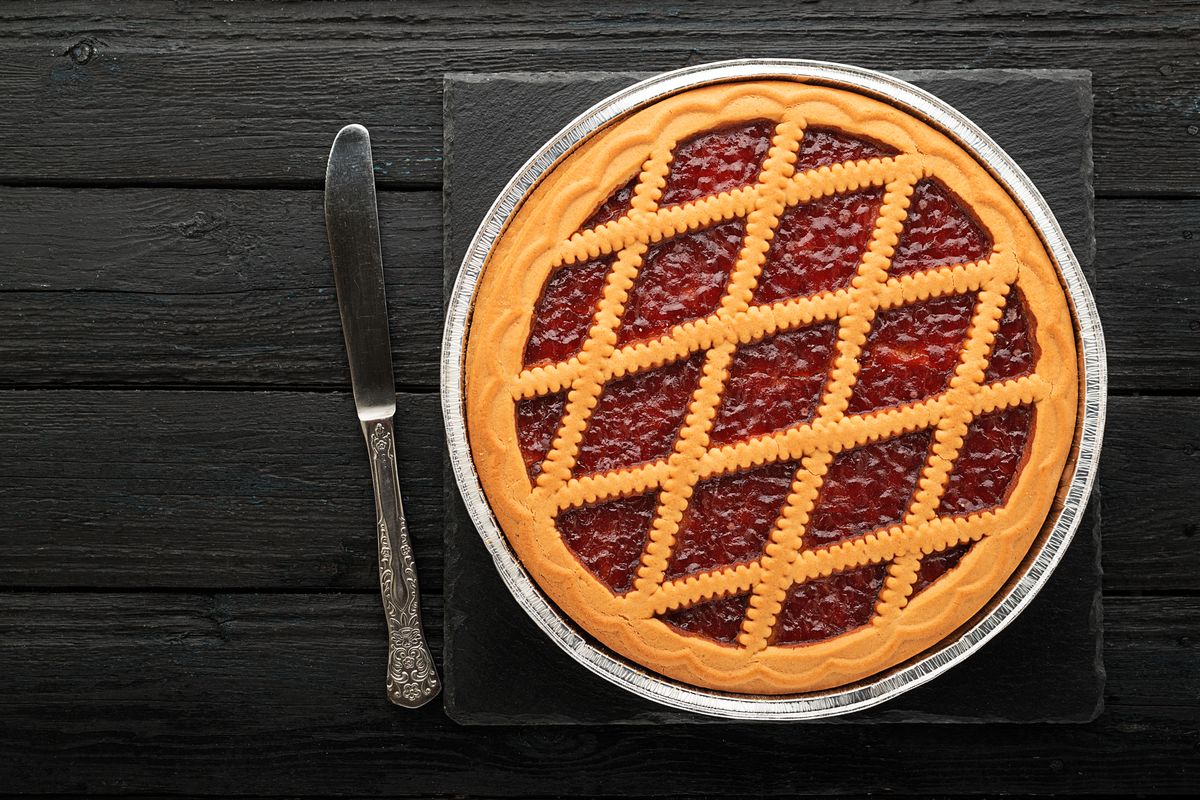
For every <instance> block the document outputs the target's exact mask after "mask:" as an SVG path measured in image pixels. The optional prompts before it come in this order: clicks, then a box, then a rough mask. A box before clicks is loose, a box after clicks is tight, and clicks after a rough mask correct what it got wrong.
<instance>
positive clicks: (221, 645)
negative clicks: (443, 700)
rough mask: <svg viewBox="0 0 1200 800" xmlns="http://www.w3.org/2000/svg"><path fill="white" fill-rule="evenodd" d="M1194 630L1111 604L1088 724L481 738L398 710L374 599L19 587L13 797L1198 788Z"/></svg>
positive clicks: (10, 596)
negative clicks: (387, 686)
mask: <svg viewBox="0 0 1200 800" xmlns="http://www.w3.org/2000/svg"><path fill="white" fill-rule="evenodd" d="M1198 620H1200V602H1198V601H1197V600H1196V599H1195V598H1169V599H1168V598H1110V599H1109V600H1107V601H1106V604H1105V626H1106V650H1107V654H1106V662H1107V664H1108V667H1109V690H1110V698H1109V704H1108V711H1106V713H1105V714H1104V715H1103V716H1102V717H1101V718H1100V720H1098V721H1097V722H1095V723H1092V724H1088V725H1022V726H1011V725H991V726H972V727H971V728H970V729H964V728H963V727H961V726H944V725H943V726H939V725H914V724H910V725H885V726H866V725H854V724H844V725H823V726H820V727H813V726H811V725H734V726H729V727H721V728H719V729H715V728H713V727H712V726H672V727H671V728H669V729H665V728H659V727H648V728H647V727H633V728H628V727H610V728H604V729H602V728H587V727H573V728H570V727H569V728H563V727H557V728H549V729H536V728H489V729H476V730H473V731H472V732H471V735H470V736H467V735H465V732H464V731H463V729H462V728H459V727H458V726H456V725H454V724H453V723H451V722H449V721H448V720H446V719H445V717H443V716H442V714H441V712H440V710H439V709H438V708H437V707H436V706H433V707H426V708H424V709H422V710H420V711H416V712H412V711H404V710H400V709H396V708H394V707H390V706H388V705H387V703H386V701H385V700H384V699H383V696H382V691H381V684H382V677H383V662H382V656H383V654H382V652H381V643H382V642H383V641H384V630H383V623H382V620H381V618H380V615H379V613H378V608H377V605H376V601H375V598H374V597H370V596H366V595H362V596H345V595H336V594H335V595H245V594H239V595H228V594H215V595H211V594H172V595H156V594H144V593H137V594H88V593H69V594H60V595H51V596H47V595H43V594H25V593H6V594H0V674H2V675H4V676H5V679H4V681H3V682H0V713H2V714H3V716H4V719H5V724H4V725H3V726H0V786H3V788H4V790H5V791H6V792H23V791H36V792H70V793H85V792H86V793H155V792H186V793H191V794H208V793H212V794H230V793H236V794H270V795H277V794H283V795H288V794H307V793H329V794H343V793H345V794H353V795H359V796H378V795H382V794H387V795H420V794H434V793H436V794H474V793H480V794H490V795H496V796H531V795H561V794H569V793H574V792H582V793H589V794H598V793H603V794H635V795H637V794H641V795H654V796H660V795H663V794H670V795H686V794H692V793H706V792H711V793H731V794H741V795H745V794H746V793H747V792H750V793H752V794H753V795H755V796H774V795H781V794H786V793H796V792H802V793H805V794H816V793H821V792H834V793H839V794H844V793H859V794H865V793H867V792H885V791H886V792H890V793H901V794H903V793H913V794H927V793H935V792H943V793H955V792H973V791H978V790H979V789H980V788H982V787H986V788H987V790H988V791H989V792H994V793H997V794H1000V793H1008V792H1030V793H1034V792H1086V791H1093V792H1095V791H1100V792H1105V793H1112V792H1139V793H1148V792H1155V791H1170V790H1174V791H1186V790H1189V789H1191V788H1193V787H1194V783H1195V780H1196V774H1197V770H1198V769H1200V733H1198V732H1197V724H1196V721H1197V715H1198V714H1200V698H1198V697H1197V695H1196V692H1195V687H1196V685H1197V684H1198V683H1200V671H1198V665H1200V658H1197V653H1196V648H1197V642H1200V629H1198V628H1197V626H1198V625H1200V622H1198ZM434 636H435V642H436V631H435V634H434ZM1047 677H1048V680H1053V679H1054V677H1053V676H1047ZM818 733H819V735H818ZM851 764H852V769H851V768H849V766H848V765H851Z"/></svg>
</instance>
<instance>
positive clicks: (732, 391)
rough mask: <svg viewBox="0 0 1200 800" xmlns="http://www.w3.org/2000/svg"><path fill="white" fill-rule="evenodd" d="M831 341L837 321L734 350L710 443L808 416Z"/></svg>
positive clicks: (818, 393)
mask: <svg viewBox="0 0 1200 800" xmlns="http://www.w3.org/2000/svg"><path fill="white" fill-rule="evenodd" d="M836 343H837V325H835V324H834V323H832V322H827V323H825V324H822V325H814V326H812V327H808V328H798V329H796V330H794V331H788V332H786V333H780V334H777V335H775V336H768V337H767V338H766V339H763V340H762V341H759V342H754V343H752V344H748V345H744V346H743V347H740V348H738V350H737V352H735V353H734V355H733V361H732V363H731V364H730V365H729V378H728V379H726V381H725V391H724V393H723V394H722V396H721V405H720V407H719V408H718V409H717V416H716V417H715V418H714V419H713V426H712V431H711V432H710V433H709V438H708V441H709V444H710V445H713V446H716V445H723V444H730V443H731V442H737V441H741V440H742V439H746V438H748V437H750V436H758V435H760V434H764V433H774V432H775V431H780V430H783V429H784V428H790V427H792V426H794V425H799V424H800V423H802V422H807V421H808V420H810V419H812V417H813V414H815V413H816V411H817V405H818V404H819V403H820V402H821V393H822V392H823V391H824V389H825V377H826V375H827V374H828V372H829V365H830V363H831V362H832V361H833V354H834V352H835V345H836Z"/></svg>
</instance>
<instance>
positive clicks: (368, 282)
mask: <svg viewBox="0 0 1200 800" xmlns="http://www.w3.org/2000/svg"><path fill="white" fill-rule="evenodd" d="M325 226H326V229H327V232H328V236H329V250H330V254H331V255H332V257H333V277H334V282H335V284H336V286H337V299H338V309H339V310H340V311H341V316H342V333H343V334H345V338H346V354H347V356H348V357H349V359H350V382H351V384H352V385H353V387H354V404H355V406H356V407H357V409H358V420H359V424H360V425H361V427H362V432H363V437H364V438H365V439H366V441H367V450H368V452H369V453H370V458H371V479H372V483H373V484H374V486H375V516H376V518H377V519H378V522H377V523H376V530H377V533H378V535H379V589H380V592H381V593H382V595H383V610H384V614H385V616H386V617H387V627H388V668H387V696H388V699H389V700H390V701H391V702H393V703H395V704H396V705H399V706H405V707H407V708H417V707H419V706H422V705H424V704H425V703H428V702H429V701H430V700H432V699H433V698H434V697H436V696H437V693H438V692H439V691H440V690H441V684H440V682H439V680H438V675H437V670H436V668H435V667H434V664H433V657H432V655H430V652H429V646H428V645H427V644H426V642H425V632H424V630H423V629H422V627H421V605H420V595H419V593H418V591H417V573H416V569H415V565H414V562H413V551H412V543H411V542H410V540H409V537H408V526H407V524H406V523H405V521H404V506H403V504H402V503H401V501H400V482H399V480H398V478H397V474H396V445H395V441H396V437H395V432H394V429H393V427H392V418H393V417H394V416H395V414H396V382H395V376H394V375H393V373H392V348H391V340H390V337H389V335H388V323H387V305H386V300H385V299H384V291H383V256H382V254H381V252H380V246H379V214H378V210H377V208H376V205H375V175H374V171H373V166H372V161H371V137H370V135H369V134H368V133H367V129H366V128H364V127H363V126H361V125H347V126H346V127H344V128H342V130H341V131H339V132H338V135H337V137H336V138H335V139H334V140H333V149H332V150H330V152H329V167H328V169H327V170H326V172H325Z"/></svg>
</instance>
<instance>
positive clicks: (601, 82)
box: [443, 70, 1104, 725]
mask: <svg viewBox="0 0 1200 800" xmlns="http://www.w3.org/2000/svg"><path fill="white" fill-rule="evenodd" d="M896 75H897V76H898V77H901V78H903V79H905V80H908V81H911V82H912V83H915V84H916V85H918V86H921V87H922V88H925V89H927V90H929V91H931V92H933V93H934V94H936V95H937V96H939V97H941V98H942V99H944V100H946V101H947V102H949V103H950V104H951V105H953V106H955V107H956V108H958V109H959V110H960V111H962V112H963V113H965V114H966V115H967V116H968V117H970V118H971V119H972V120H974V121H975V122H976V123H977V124H978V125H980V126H981V127H982V128H983V129H984V130H985V131H986V132H987V133H988V134H989V135H991V136H992V138H994V139H995V140H996V141H997V142H998V143H999V144H1000V146H1001V147H1003V148H1004V149H1005V150H1006V151H1007V152H1008V153H1009V155H1011V156H1012V157H1013V158H1014V159H1015V160H1016V161H1017V163H1018V164H1019V165H1021V167H1022V168H1023V169H1024V170H1025V171H1026V172H1027V173H1028V174H1029V176H1030V177H1031V178H1032V179H1033V180H1034V182H1035V183H1036V184H1037V185H1038V187H1039V188H1040V190H1041V192H1042V194H1043V195H1044V196H1045V197H1046V199H1047V201H1048V202H1049V203H1050V207H1051V208H1052V209H1053V210H1054V213H1055V215H1056V216H1057V218H1058V221H1059V223H1060V224H1061V225H1062V227H1063V229H1064V231H1065V232H1066V234H1067V236H1068V238H1069V239H1070V241H1071V245H1072V247H1073V248H1074V250H1075V254H1076V255H1077V257H1078V258H1079V260H1080V262H1081V263H1082V264H1083V266H1084V270H1085V272H1086V273H1087V275H1088V279H1089V281H1092V280H1093V274H1092V260H1093V253H1094V250H1095V242H1094V231H1093V225H1092V150H1091V114H1092V94H1091V80H1090V73H1088V72H1086V71H1076V70H1047V71H1028V70H959V71H919V72H897V73H896ZM643 77H645V75H641V74H633V73H549V74H547V73H541V74H513V73H508V74H462V75H449V76H447V77H446V80H445V105H444V116H445V128H444V129H445V154H446V164H445V171H444V175H445V178H444V180H445V185H444V198H445V200H444V202H445V206H444V224H445V229H444V264H445V270H446V291H447V295H448V293H449V289H450V287H451V286H452V284H453V281H454V277H455V275H456V274H457V272H458V267H459V264H460V263H461V261H462V258H463V254H464V253H465V251H466V248H467V246H468V244H469V243H470V240H471V237H472V236H473V235H474V233H475V229H476V228H477V227H478V224H479V222H480V220H481V219H482V218H483V216H484V214H486V212H487V210H488V208H489V207H490V205H491V203H492V202H493V201H494V199H495V198H496V196H497V195H498V194H499V192H500V190H501V189H502V188H503V186H504V184H505V183H506V182H507V181H508V179H509V178H510V177H511V176H512V175H513V174H514V173H515V172H516V171H517V169H519V168H520V166H521V165H522V164H523V163H524V162H525V161H526V159H528V157H529V156H530V155H532V153H533V152H534V151H535V150H536V149H537V148H538V147H540V146H541V145H542V144H543V143H544V142H545V141H546V140H547V139H549V138H550V137H551V136H553V135H554V134H555V133H557V132H558V130H559V129H560V128H562V127H563V125H565V124H566V123H567V122H569V121H570V120H571V119H572V118H574V117H575V116H576V115H577V114H579V113H580V112H582V111H584V110H585V109H587V108H588V107H589V106H591V105H592V104H593V103H595V102H597V101H599V100H601V99H603V98H604V97H606V96H608V95H609V94H612V93H613V92H614V91H617V90H618V89H621V88H624V87H626V86H628V85H630V84H631V83H634V82H636V81H637V80H639V79H641V78H643ZM445 485H446V495H447V496H446V530H445V548H446V552H445V655H444V677H445V691H444V694H443V698H444V706H445V709H446V713H447V714H448V715H449V716H450V718H451V719H453V720H455V721H457V722H459V723H462V724H471V725H489V724H490V725H508V724H571V723H575V724H598V723H600V724H602V723H626V724H633V723H673V722H687V723H695V722H720V720H714V719H712V718H709V717H703V716H699V715H695V714H691V713H686V712H680V711H675V710H673V709H670V708H667V707H665V706H661V705H659V704H657V703H654V702H652V701H649V700H645V699H643V698H640V697H638V696H635V695H633V694H631V693H629V692H626V691H625V690H623V689H620V688H618V687H616V686H613V685H611V684H609V683H607V682H606V681H604V680H603V679H601V678H599V677H597V676H595V675H593V674H591V673H590V672H588V671H587V670H586V669H584V668H583V667H582V666H580V665H578V664H577V663H576V662H575V661H573V660H572V659H571V658H570V657H569V656H568V655H567V654H566V653H564V652H562V651H561V650H560V649H559V648H558V646H557V645H555V644H554V643H553V642H552V641H550V639H548V638H547V637H546V636H545V635H544V634H542V633H541V631H540V630H539V629H538V628H537V627H536V626H535V625H534V623H533V622H532V621H531V620H530V619H529V618H528V617H527V616H526V614H525V612H524V611H523V610H522V609H521V608H520V606H518V605H517V603H516V601H514V600H513V599H512V596H511V595H510V594H509V593H508V590H507V589H506V588H505V587H504V584H503V583H502V582H501V580H500V577H499V575H498V574H497V572H496V570H495V567H494V566H493V564H492V560H491V556H490V555H489V554H488V552H487V550H486V549H485V547H484V545H483V543H482V541H481V540H480V539H479V536H478V534H477V533H476V531H475V529H474V527H473V526H472V523H471V521H470V518H469V516H468V515H467V512H466V509H465V508H464V507H463V505H462V501H461V498H460V497H459V495H458V490H457V487H456V485H455V482H454V479H453V476H452V475H451V473H450V471H449V468H448V467H447V469H446V484H445ZM1101 614H1102V609H1101V603H1100V519H1099V499H1098V495H1094V496H1093V497H1092V500H1091V502H1090V503H1089V506H1088V511H1087V513H1086V514H1085V515H1084V518H1083V523H1082V525H1081V526H1080V529H1079V532H1078V533H1077V534H1076V537H1075V540H1074V542H1073V543H1072V545H1071V547H1070V548H1069V549H1068V551H1067V553H1066V554H1065V556H1064V558H1063V560H1062V563H1061V564H1060V565H1059V567H1058V569H1057V570H1056V571H1055V573H1054V575H1053V577H1052V579H1051V580H1050V582H1049V584H1048V585H1047V586H1046V587H1045V589H1044V590H1043V591H1042V592H1041V593H1040V594H1039V595H1038V597H1037V598H1036V599H1035V600H1034V601H1033V603H1032V604H1031V605H1030V606H1029V608H1027V609H1026V610H1025V612H1024V613H1023V614H1022V615H1021V616H1020V617H1019V618H1018V619H1017V620H1015V621H1014V622H1013V623H1012V624H1011V625H1010V626H1009V627H1008V628H1007V629H1006V630H1004V631H1003V632H1002V633H1001V634H999V635H998V636H997V637H996V638H995V639H994V640H992V641H991V642H989V643H988V644H986V645H985V646H984V647H983V648H982V649H981V650H979V651H978V652H976V653H975V654H974V655H972V656H971V657H970V658H969V659H967V660H966V661H965V662H963V663H962V664H960V665H958V666H956V667H954V668H953V669H952V670H950V671H949V672H947V673H946V674H944V675H942V676H940V677H938V678H937V679H936V680H934V681H932V682H931V683H929V684H926V685H925V686H922V687H919V688H917V689H914V690H912V691H910V692H908V693H906V694H904V695H901V696H900V697H898V698H896V699H894V700H892V701H890V702H888V703H885V704H883V705H881V706H878V707H876V708H874V709H869V710H867V711H864V712H860V713H858V714H853V715H848V716H844V717H835V718H833V719H831V720H826V722H843V723H852V722H910V721H937V722H1086V721H1090V720H1092V719H1095V717H1096V716H1098V715H1099V713H1100V711H1101V710H1102V708H1103V694H1102V692H1103V686H1104V667H1103V663H1102V661H1101V636H1102V620H1101Z"/></svg>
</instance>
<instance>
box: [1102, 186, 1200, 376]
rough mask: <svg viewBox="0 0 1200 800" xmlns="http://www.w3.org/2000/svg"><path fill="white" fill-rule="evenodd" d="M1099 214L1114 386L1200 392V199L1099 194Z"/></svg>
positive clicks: (1104, 312)
mask: <svg viewBox="0 0 1200 800" xmlns="http://www.w3.org/2000/svg"><path fill="white" fill-rule="evenodd" d="M1096 221H1097V225H1096V239H1097V242H1096V244H1097V249H1098V252H1097V259H1096V264H1097V271H1096V272H1097V285H1096V302H1097V304H1098V305H1099V308H1100V319H1101V322H1102V323H1103V325H1104V337H1105V340H1106V344H1107V347H1108V369H1109V387H1110V388H1111V389H1117V390H1140V389H1154V388H1166V387H1168V386H1170V387H1172V391H1176V392H1180V393H1184V392H1186V393H1189V394H1195V393H1197V392H1200V305H1197V301H1198V300H1200V266H1198V265H1200V202H1197V201H1192V200H1185V201H1179V202H1174V203H1169V204H1164V203H1161V202H1155V201H1147V200H1119V201H1115V202H1111V203H1104V202H1101V203H1097V206H1096ZM1151 231H1153V233H1151Z"/></svg>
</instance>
